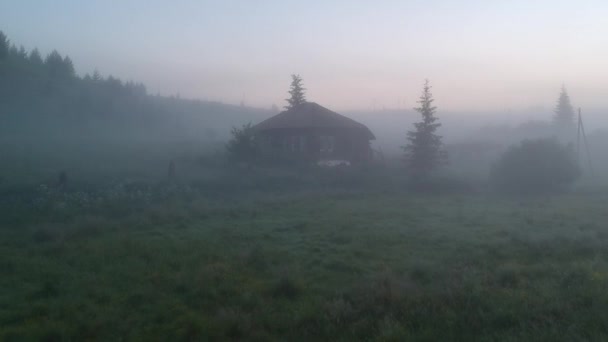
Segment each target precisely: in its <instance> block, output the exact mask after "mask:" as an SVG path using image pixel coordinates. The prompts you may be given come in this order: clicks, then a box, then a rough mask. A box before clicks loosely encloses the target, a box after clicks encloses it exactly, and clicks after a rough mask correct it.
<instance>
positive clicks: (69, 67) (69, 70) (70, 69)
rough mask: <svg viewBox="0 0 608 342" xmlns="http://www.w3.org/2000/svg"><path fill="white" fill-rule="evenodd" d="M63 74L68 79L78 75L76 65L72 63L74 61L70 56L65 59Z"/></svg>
mask: <svg viewBox="0 0 608 342" xmlns="http://www.w3.org/2000/svg"><path fill="white" fill-rule="evenodd" d="M63 73H64V75H65V76H66V77H74V76H75V75H76V72H75V71H74V63H72V59H71V58H70V57H68V56H65V57H64V58H63Z"/></svg>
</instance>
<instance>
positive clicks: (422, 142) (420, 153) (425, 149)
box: [402, 80, 447, 181]
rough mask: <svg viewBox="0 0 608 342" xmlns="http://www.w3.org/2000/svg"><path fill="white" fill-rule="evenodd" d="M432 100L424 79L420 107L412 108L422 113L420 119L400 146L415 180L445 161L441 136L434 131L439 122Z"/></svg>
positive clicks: (429, 88)
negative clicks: (405, 143) (404, 144)
mask: <svg viewBox="0 0 608 342" xmlns="http://www.w3.org/2000/svg"><path fill="white" fill-rule="evenodd" d="M434 101H435V100H434V99H433V95H432V94H431V86H430V85H429V81H428V80H426V81H425V82H424V87H423V90H422V95H421V96H420V100H418V103H419V104H420V107H417V108H414V109H415V110H416V111H417V112H419V113H420V114H421V115H422V121H421V122H418V123H415V124H414V127H415V128H416V129H415V130H414V131H409V132H407V140H408V141H409V143H408V144H407V145H406V146H402V148H403V150H404V152H405V162H406V163H407V165H408V167H409V169H410V172H411V175H412V177H413V178H414V180H416V181H421V180H424V179H426V178H428V176H429V175H430V173H431V172H432V171H433V170H434V169H435V168H437V167H438V166H441V165H443V164H445V163H446V162H447V153H446V152H445V150H444V149H443V143H442V141H441V136H440V135H437V134H436V133H435V132H436V131H437V128H439V127H440V126H441V124H440V123H439V122H437V120H438V119H437V117H436V116H435V111H436V109H437V107H435V106H433V102H434Z"/></svg>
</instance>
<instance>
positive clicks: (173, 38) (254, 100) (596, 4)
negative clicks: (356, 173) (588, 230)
mask: <svg viewBox="0 0 608 342" xmlns="http://www.w3.org/2000/svg"><path fill="white" fill-rule="evenodd" d="M0 30H2V31H4V32H5V34H7V35H8V36H9V38H10V39H11V41H13V42H15V43H17V44H19V45H23V46H25V48H26V49H28V50H29V49H32V48H34V47H38V48H39V49H40V50H41V52H42V53H44V54H46V53H48V52H50V51H51V50H52V49H54V48H56V49H57V50H59V51H60V53H62V54H68V55H69V56H70V57H71V58H72V59H73V60H74V63H75V66H76V69H77V72H78V73H79V74H84V73H86V72H92V71H93V70H94V69H98V70H99V72H101V74H102V75H110V74H111V75H114V76H116V77H120V78H122V79H124V80H134V81H140V82H143V83H145V84H146V85H147V87H148V90H149V91H150V92H151V93H156V92H160V93H161V94H165V95H170V94H177V93H179V94H180V95H181V96H182V97H189V98H200V99H203V100H216V101H222V102H227V103H239V102H240V101H241V100H242V99H243V98H244V100H245V102H246V103H247V104H248V105H252V106H259V107H269V106H270V105H272V104H273V103H276V104H277V105H278V106H279V107H282V106H283V105H284V100H283V99H284V98H286V96H287V93H286V91H287V89H288V86H289V82H290V77H289V75H290V74H292V73H298V74H300V75H301V76H302V77H303V79H304V83H305V86H306V88H307V89H308V91H307V94H308V99H309V100H311V101H315V102H318V103H320V104H322V105H325V106H327V107H329V108H332V109H335V110H348V109H369V108H371V107H372V105H373V104H374V103H375V104H376V107H377V108H379V107H382V106H385V107H387V108H395V107H401V108H411V107H413V106H414V105H415V104H416V103H415V101H416V98H417V97H418V95H419V93H420V90H421V86H422V83H423V82H424V79H425V78H429V79H430V81H431V84H432V85H433V90H434V94H435V98H436V101H437V103H436V104H437V105H438V106H439V107H440V108H442V109H447V110H472V111H482V110H503V109H506V108H513V109H519V108H528V107H534V106H544V107H552V106H553V105H554V103H555V100H556V98H557V95H558V92H559V89H560V87H561V85H562V84H565V85H566V86H567V87H568V90H569V92H570V95H571V97H572V99H573V102H575V105H583V106H589V107H596V108H597V107H608V1H606V0H603V1H600V0H598V1H591V0H589V1H584V0H581V1H572V0H571V1H559V0H553V1H549V0H547V1H544V0H536V1H535V0H527V1H523V0H522V1H518V0H515V1H507V0H505V1H498V0H497V1H493V0H485V1H466V0H461V1H447V0H444V1H439V0H436V1H432V0H427V1H405V0H402V1H397V0H395V1H388V0H385V1H382V0H378V1H355V0H350V1H347V0H344V1H339V0H335V1H331V0H326V1H315V0H308V1H289V0H258V1H255V0H247V1H246V0H240V1H237V0H233V1H230V0H216V1H201V0H182V1H179V0H176V1H160V0H104V1H93V0H87V1H83V0H0Z"/></svg>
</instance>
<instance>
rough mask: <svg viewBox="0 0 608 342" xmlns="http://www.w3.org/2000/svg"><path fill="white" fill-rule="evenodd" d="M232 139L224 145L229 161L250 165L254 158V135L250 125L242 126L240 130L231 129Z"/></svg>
mask: <svg viewBox="0 0 608 342" xmlns="http://www.w3.org/2000/svg"><path fill="white" fill-rule="evenodd" d="M230 134H232V138H231V139H230V141H228V144H227V145H226V150H228V154H229V155H230V157H231V159H232V160H234V161H238V162H247V163H251V162H252V161H253V160H254V159H255V156H256V151H257V147H256V141H255V134H254V132H253V127H252V126H251V123H248V124H246V125H243V127H242V128H240V129H239V128H237V127H232V131H231V132H230Z"/></svg>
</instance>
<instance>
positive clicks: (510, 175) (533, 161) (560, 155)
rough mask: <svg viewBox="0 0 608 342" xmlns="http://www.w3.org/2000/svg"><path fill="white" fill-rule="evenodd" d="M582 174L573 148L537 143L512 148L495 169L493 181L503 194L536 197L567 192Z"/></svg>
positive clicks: (551, 141)
mask: <svg viewBox="0 0 608 342" xmlns="http://www.w3.org/2000/svg"><path fill="white" fill-rule="evenodd" d="M580 174H581V172H580V169H579V166H578V163H577V161H576V156H575V153H574V148H573V147H572V145H569V146H566V145H564V144H561V143H560V142H559V141H557V140H555V139H537V140H524V141H522V142H521V143H520V144H519V145H515V146H512V147H511V148H509V149H508V150H507V151H506V152H505V153H504V154H503V155H502V157H501V158H500V159H499V160H498V162H497V163H496V164H495V165H494V167H493V168H492V175H491V176H492V177H491V179H492V181H493V184H494V185H495V186H496V188H497V189H499V190H503V191H508V192H526V193H532V192H547V191H556V190H560V189H563V188H564V187H566V186H568V185H570V184H572V183H573V182H574V181H576V180H577V179H578V178H579V177H580Z"/></svg>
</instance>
